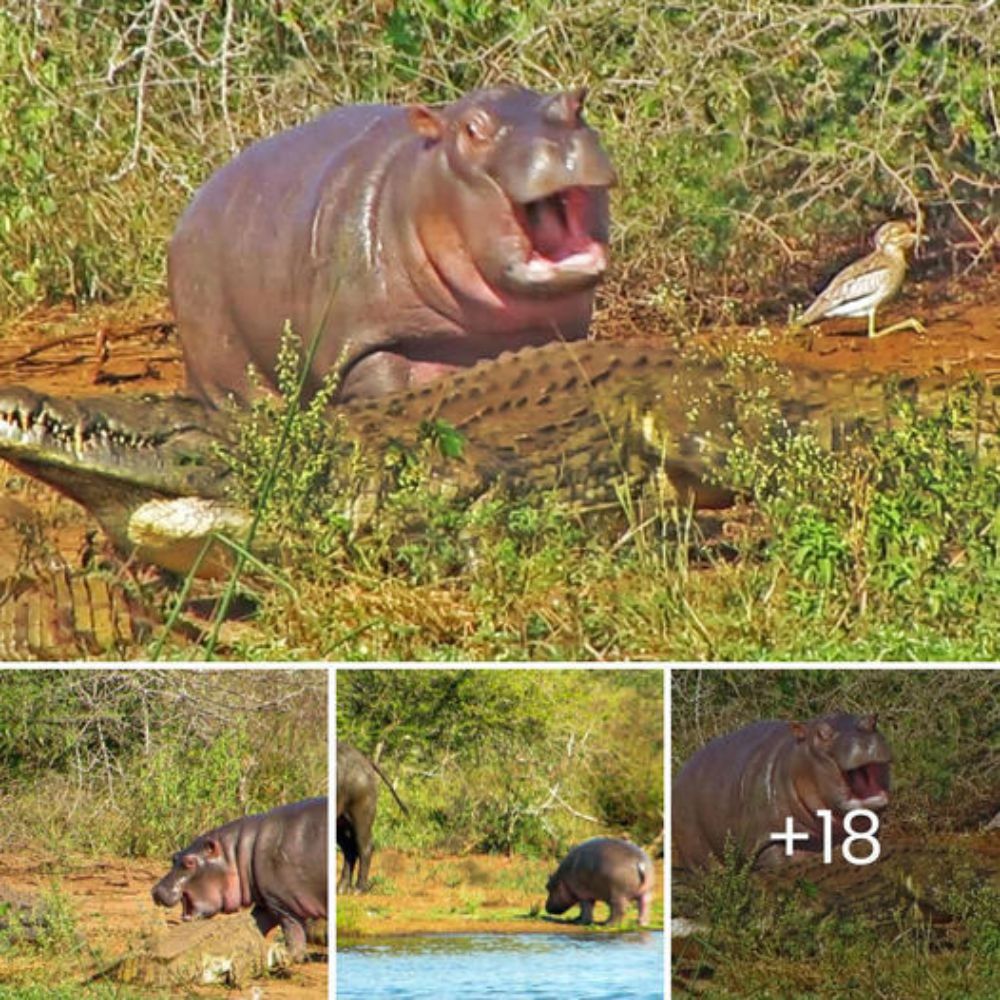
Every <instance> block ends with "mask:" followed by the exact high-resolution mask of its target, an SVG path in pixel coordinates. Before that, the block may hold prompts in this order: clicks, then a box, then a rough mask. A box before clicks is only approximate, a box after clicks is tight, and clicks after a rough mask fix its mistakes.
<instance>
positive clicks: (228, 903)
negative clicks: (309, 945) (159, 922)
mask: <svg viewBox="0 0 1000 1000" xmlns="http://www.w3.org/2000/svg"><path fill="white" fill-rule="evenodd" d="M327 853H328V852H327V800H326V799H325V798H316V799H305V800H303V801H302V802H294V803H292V804H290V805H286V806H279V807H278V808H277V809H272V810H271V811H270V812H266V813H257V814H255V815H253V816H244V817H243V818H242V819H237V820H234V821H233V822H232V823H226V824H225V826H220V827H217V828H216V829H214V830H210V831H209V832H208V833H204V834H202V835H201V836H200V837H197V838H195V840H194V841H192V843H191V844H190V845H189V846H188V847H186V848H184V850H183V851H179V852H178V853H177V854H175V855H174V858H173V867H172V868H171V870H170V872H169V873H168V874H166V875H165V876H164V877H163V878H162V879H160V881H159V882H157V883H156V885H155V886H154V887H153V900H154V901H155V902H156V903H158V904H159V905H160V906H176V904H177V903H181V905H182V906H183V912H182V919H183V920H191V919H193V918H196V917H212V916H214V915H215V914H216V913H235V912H236V911H237V910H240V909H244V908H246V907H248V906H252V907H253V917H254V920H255V921H256V922H257V926H258V927H259V928H260V930H261V933H263V934H267V933H268V931H270V930H271V929H272V928H273V927H276V926H278V925H280V926H281V929H282V932H283V933H284V935H285V943H286V945H287V946H288V950H289V952H290V953H291V956H292V958H293V959H294V960H295V961H301V960H302V959H303V958H304V957H305V954H306V928H305V922H306V920H310V919H316V918H320V917H322V918H325V917H326V913H327V907H326V893H327Z"/></svg>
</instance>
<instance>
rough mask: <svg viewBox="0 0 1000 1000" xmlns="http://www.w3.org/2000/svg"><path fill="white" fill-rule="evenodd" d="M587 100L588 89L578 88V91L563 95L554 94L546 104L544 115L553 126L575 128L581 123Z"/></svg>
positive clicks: (567, 92) (564, 92)
mask: <svg viewBox="0 0 1000 1000" xmlns="http://www.w3.org/2000/svg"><path fill="white" fill-rule="evenodd" d="M586 99H587V88H586V87H577V88H576V90H564V91H563V92H562V93H561V94H553V95H552V96H551V97H550V98H548V100H547V101H546V102H545V109H544V110H543V111H542V115H543V117H544V118H545V120H546V121H548V122H551V123H552V124H553V125H569V126H570V127H571V128H575V127H576V126H577V125H579V124H580V123H581V117H580V116H581V114H582V113H583V102H584V101H585V100H586Z"/></svg>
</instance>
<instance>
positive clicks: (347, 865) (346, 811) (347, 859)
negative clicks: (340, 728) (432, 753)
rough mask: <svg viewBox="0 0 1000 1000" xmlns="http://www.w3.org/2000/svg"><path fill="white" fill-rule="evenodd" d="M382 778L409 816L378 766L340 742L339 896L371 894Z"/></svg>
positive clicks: (338, 783)
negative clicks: (342, 860) (374, 833)
mask: <svg viewBox="0 0 1000 1000" xmlns="http://www.w3.org/2000/svg"><path fill="white" fill-rule="evenodd" d="M379 778H381V779H382V780H383V781H384V782H385V784H386V787H387V788H388V789H389V791H390V792H392V795H393V798H394V799H395V800H396V802H397V804H398V805H399V808H400V809H401V810H402V811H403V814H404V815H409V812H408V810H407V808H406V806H405V805H404V804H403V802H402V800H401V799H400V797H399V795H397V794H396V789H395V788H393V786H392V783H391V782H390V781H389V779H388V778H387V777H386V776H385V774H384V773H383V772H382V769H381V768H380V767H379V766H378V764H376V763H375V762H374V761H373V760H370V759H369V758H368V757H366V756H365V755H364V754H363V753H362V752H361V751H360V750H357V749H356V748H355V747H352V746H351V745H350V744H348V743H344V742H342V741H339V740H338V741H337V846H338V847H339V848H340V849H341V851H343V853H344V864H343V867H342V869H341V873H340V879H339V881H338V882H337V891H338V892H366V891H367V890H368V876H369V872H370V870H371V863H372V853H373V852H374V848H375V842H374V837H373V827H374V825H375V810H376V807H377V805H378V781H379Z"/></svg>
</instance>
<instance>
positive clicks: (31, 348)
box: [0, 274, 1000, 659]
mask: <svg viewBox="0 0 1000 1000" xmlns="http://www.w3.org/2000/svg"><path fill="white" fill-rule="evenodd" d="M907 316H917V317H919V318H920V319H921V320H922V322H923V323H924V324H925V326H926V327H927V333H926V334H925V335H919V334H916V333H913V332H911V331H903V332H900V333H897V334H892V335H889V336H887V337H885V338H879V339H876V340H868V339H867V337H866V336H864V330H865V321H864V320H839V321H832V322H827V323H823V324H821V325H820V326H817V327H811V328H809V329H808V330H807V331H805V332H803V333H798V334H794V335H793V334H791V333H790V332H787V331H785V330H783V328H782V327H781V326H780V325H778V324H775V325H774V326H773V327H772V331H773V333H774V338H773V344H772V347H771V348H770V350H771V352H772V353H773V354H774V355H775V356H776V358H777V359H778V360H779V361H785V362H788V363H790V364H792V365H795V366H796V367H808V368H813V369H816V370H820V371H829V372H831V373H833V372H841V371H852V370H854V371H865V372H867V373H875V374H884V375H885V376H886V377H887V378H888V377H890V376H892V375H903V376H910V375H918V374H921V373H927V372H933V371H940V370H944V371H946V372H951V373H956V374H957V373H960V372H963V371H966V370H968V371H976V372H983V373H992V375H993V376H996V375H997V374H998V373H1000V275H996V274H994V275H990V274H980V275H978V276H974V277H966V278H962V279H959V278H955V279H950V280H938V281H935V282H927V283H923V284H921V283H920V282H916V281H910V282H909V283H908V284H907V285H906V287H905V289H904V292H903V295H902V297H901V300H900V301H899V302H897V303H896V304H895V305H894V306H893V307H892V308H889V309H887V310H885V311H884V313H880V315H879V322H880V324H881V325H887V324H888V323H890V322H897V321H898V320H900V319H902V318H905V317H907ZM606 325H607V324H604V326H606ZM633 332H634V331H632V330H630V331H629V333H633ZM726 332H727V331H721V330H714V331H707V332H706V333H704V334H703V335H702V336H704V337H705V338H712V337H716V336H719V335H722V334H724V333H726ZM728 332H730V333H731V332H732V331H728ZM736 332H737V334H739V333H740V332H741V331H736ZM744 332H745V331H744ZM600 333H601V335H602V336H604V337H609V338H613V337H615V336H616V335H619V333H620V331H619V332H616V331H615V330H607V329H601V331H600ZM647 333H648V335H649V336H650V337H656V336H669V335H670V334H671V331H670V330H666V329H665V330H655V329H651V330H648V331H647ZM9 383H22V384H25V385H28V386H30V387H31V388H34V389H36V390H41V391H45V392H49V393H52V394H56V395H72V396H82V395H94V394H110V393H139V392H155V393H169V392H174V391H177V390H179V389H181V388H182V385H183V366H182V364H181V359H180V349H179V346H178V343H177V338H176V335H175V333H174V331H173V327H172V325H171V322H170V314H169V310H168V307H167V305H166V304H165V303H164V302H162V301H160V300H156V301H149V302H144V303H133V304H129V305H127V306H120V307H114V306H92V307H89V308H87V309H85V310H82V311H76V310H74V309H72V308H70V307H69V306H64V307H53V308H47V309H41V310H36V311H34V312H32V313H30V314H28V315H25V316H22V317H19V318H16V319H14V320H10V321H8V322H6V323H5V324H4V325H3V326H2V327H0V385H2V384H9ZM39 532H41V537H42V538H44V539H45V545H43V546H41V547H39V546H38V545H37V544H36V545H35V547H34V549H33V551H34V552H36V553H37V552H38V551H39V550H40V549H41V550H42V551H44V552H45V555H44V562H45V563H46V565H47V567H48V568H49V569H51V567H52V566H54V565H59V564H64V565H66V566H67V567H69V568H70V569H71V570H72V569H75V568H78V567H80V566H81V564H82V561H83V559H84V558H85V557H87V556H90V555H93V554H94V552H95V551H96V552H98V553H100V552H101V547H102V541H101V534H100V531H99V530H98V529H97V526H96V523H95V522H94V521H93V520H92V519H91V518H90V517H89V516H88V515H87V514H86V513H85V512H84V511H83V510H81V509H80V508H79V507H77V506H76V505H75V504H73V503H71V502H70V501H68V500H65V499H63V498H61V497H59V496H58V495H57V494H55V493H54V492H53V491H52V490H50V489H48V488H47V487H45V486H43V485H41V484H39V483H37V482H34V481H32V480H30V479H29V478H28V477H26V476H24V475H21V474H19V473H17V472H16V470H14V469H12V468H11V467H10V466H7V465H6V464H5V463H3V462H0V635H2V634H4V629H5V628H6V626H4V624H3V620H2V615H3V606H2V605H3V603H4V598H5V597H7V596H8V595H9V594H10V593H12V591H13V589H15V588H17V587H20V588H23V587H27V586H31V585H32V584H31V583H30V582H26V581H28V580H29V578H30V579H31V580H33V579H35V578H37V576H38V575H39V574H38V572H37V571H38V569H39V567H38V566H37V565H34V566H32V567H29V570H28V573H27V576H26V573H25V565H24V561H23V558H22V556H23V553H24V551H25V547H24V539H25V538H26V537H37V536H38V533H39ZM36 562H37V555H36ZM51 600H52V603H53V604H54V605H57V604H58V598H56V597H53V598H52V599H51ZM95 600H97V599H96V598H95ZM12 606H13V605H12V604H11V603H10V602H8V608H11V607H12ZM100 612H101V613H102V614H103V613H105V609H103V608H102V609H100ZM8 613H10V612H8ZM97 613H98V612H97V611H95V616H96V614H97ZM108 614H110V612H108ZM126 647H130V648H126ZM122 648H123V649H125V652H123V654H122V655H126V656H132V655H142V650H143V648H144V646H143V642H142V641H141V640H140V641H137V642H136V644H135V645H134V646H131V644H125V646H123V647H122ZM84 651H85V650H84ZM25 652H26V656H25V657H24V658H36V657H38V656H41V657H42V658H45V657H46V656H47V655H52V656H54V657H55V658H63V656H65V655H73V652H72V650H62V649H58V648H57V649H54V650H52V651H50V653H48V654H47V653H46V651H45V650H34V651H33V650H31V649H27V650H26V651H25ZM8 658H9V659H13V658H22V657H21V654H20V653H19V652H18V650H16V649H15V650H11V649H6V650H5V649H3V648H2V646H0V659H8Z"/></svg>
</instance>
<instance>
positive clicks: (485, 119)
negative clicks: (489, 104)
mask: <svg viewBox="0 0 1000 1000" xmlns="http://www.w3.org/2000/svg"><path fill="white" fill-rule="evenodd" d="M465 134H466V135H467V136H468V137H469V138H470V139H471V140H472V141H473V142H488V141H489V140H490V139H492V138H493V136H494V135H495V134H496V122H495V121H494V120H493V117H492V116H491V115H490V114H488V113H487V112H486V111H483V110H479V111H478V112H477V113H475V114H473V115H470V116H469V117H468V118H467V119H466V120H465Z"/></svg>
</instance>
